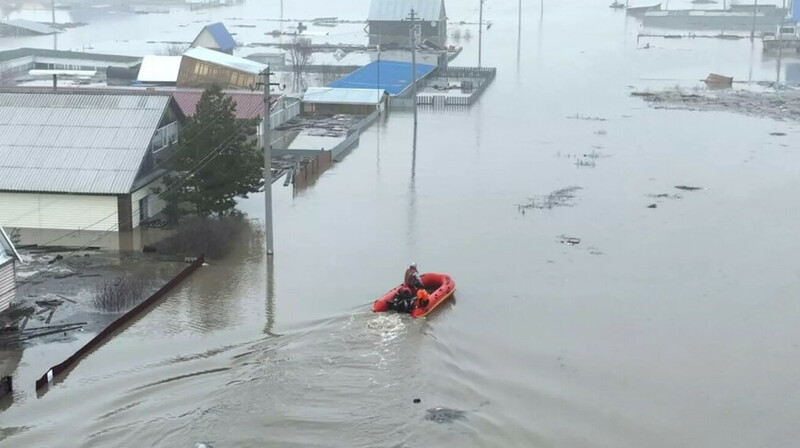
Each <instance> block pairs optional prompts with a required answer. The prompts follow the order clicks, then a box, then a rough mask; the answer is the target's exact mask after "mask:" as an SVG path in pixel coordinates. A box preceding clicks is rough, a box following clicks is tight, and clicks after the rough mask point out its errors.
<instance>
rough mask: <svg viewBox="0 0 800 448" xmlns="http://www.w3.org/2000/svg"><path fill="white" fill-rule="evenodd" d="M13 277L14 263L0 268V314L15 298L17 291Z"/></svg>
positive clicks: (8, 263)
mask: <svg viewBox="0 0 800 448" xmlns="http://www.w3.org/2000/svg"><path fill="white" fill-rule="evenodd" d="M15 287H16V280H15V277H14V261H10V262H7V263H6V264H4V265H2V266H0V312H3V311H4V310H5V309H6V308H8V306H9V305H11V302H13V301H14V298H15V297H16V294H17V290H16V289H15Z"/></svg>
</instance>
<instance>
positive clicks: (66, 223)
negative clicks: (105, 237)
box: [0, 192, 118, 231]
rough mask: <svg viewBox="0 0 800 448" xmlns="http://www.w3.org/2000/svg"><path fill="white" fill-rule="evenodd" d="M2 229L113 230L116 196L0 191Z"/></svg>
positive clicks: (115, 217)
mask: <svg viewBox="0 0 800 448" xmlns="http://www.w3.org/2000/svg"><path fill="white" fill-rule="evenodd" d="M0 222H2V223H3V226H5V227H6V228H13V227H21V228H28V229H66V230H78V229H80V230H98V231H107V230H109V229H111V230H116V228H115V226H116V225H117V223H118V215H117V197H116V196H94V195H69V194H43V193H11V192H0Z"/></svg>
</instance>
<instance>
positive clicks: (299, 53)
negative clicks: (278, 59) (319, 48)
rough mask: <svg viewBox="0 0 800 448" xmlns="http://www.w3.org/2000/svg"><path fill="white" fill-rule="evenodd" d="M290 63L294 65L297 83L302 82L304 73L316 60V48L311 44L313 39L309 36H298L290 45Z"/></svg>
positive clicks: (293, 71) (293, 69) (293, 70)
mask: <svg viewBox="0 0 800 448" xmlns="http://www.w3.org/2000/svg"><path fill="white" fill-rule="evenodd" d="M288 53H289V64H291V66H292V73H293V74H294V79H295V83H298V84H302V80H303V73H305V71H306V68H307V67H308V66H309V65H310V64H311V63H312V62H313V60H314V57H313V55H314V50H313V48H312V46H311V39H309V38H307V37H297V38H295V39H294V42H292V46H291V47H289V51H288Z"/></svg>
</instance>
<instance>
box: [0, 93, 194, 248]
mask: <svg viewBox="0 0 800 448" xmlns="http://www.w3.org/2000/svg"><path fill="white" fill-rule="evenodd" d="M182 120H183V115H182V114H181V112H180V109H179V108H178V107H177V105H176V104H175V101H174V100H173V99H172V96H171V95H170V94H169V92H146V91H143V90H142V91H117V92H115V91H110V90H107V89H98V90H91V91H90V90H88V89H76V90H71V91H70V90H59V91H57V92H54V91H52V90H51V89H12V90H8V91H0V204H2V207H0V222H2V223H3V224H5V225H6V226H9V227H18V228H26V229H55V230H91V231H102V232H115V231H129V230H132V229H134V228H136V227H138V226H139V225H140V223H141V222H142V221H144V220H146V219H148V218H150V217H152V216H154V215H155V214H157V213H159V212H160V211H161V210H162V209H163V203H162V201H161V200H160V198H159V197H158V195H157V189H158V188H159V187H160V186H161V184H160V179H161V177H162V176H163V175H164V174H166V170H164V169H163V168H161V167H160V164H159V162H160V161H162V160H163V159H164V158H165V157H166V155H167V154H168V153H169V152H170V151H171V145H172V144H173V143H176V142H177V141H178V131H179V122H180V121H182Z"/></svg>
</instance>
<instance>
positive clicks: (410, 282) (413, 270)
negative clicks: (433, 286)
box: [403, 263, 423, 294]
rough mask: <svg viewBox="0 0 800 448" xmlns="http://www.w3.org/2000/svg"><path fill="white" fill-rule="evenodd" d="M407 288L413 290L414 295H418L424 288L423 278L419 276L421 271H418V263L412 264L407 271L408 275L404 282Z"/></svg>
mask: <svg viewBox="0 0 800 448" xmlns="http://www.w3.org/2000/svg"><path fill="white" fill-rule="evenodd" d="M403 283H404V284H405V286H407V287H409V288H411V290H412V293H414V294H416V292H417V290H418V289H419V288H422V287H423V286H422V278H420V276H419V271H418V270H417V263H411V265H410V266H409V267H408V269H406V275H405V278H404V280H403Z"/></svg>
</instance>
